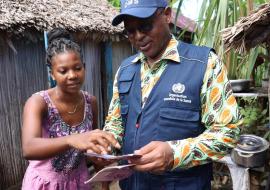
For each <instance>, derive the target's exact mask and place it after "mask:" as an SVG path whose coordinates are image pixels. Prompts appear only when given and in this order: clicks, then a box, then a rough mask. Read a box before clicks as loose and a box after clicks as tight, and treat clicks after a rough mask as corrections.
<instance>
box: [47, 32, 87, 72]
mask: <svg viewBox="0 0 270 190" xmlns="http://www.w3.org/2000/svg"><path fill="white" fill-rule="evenodd" d="M48 41H49V46H48V49H47V55H46V64H47V65H48V66H49V67H51V66H52V59H53V57H54V56H55V55H57V54H60V53H65V52H69V51H73V52H75V53H78V55H80V57H81V60H82V54H81V48H80V46H79V45H78V44H77V43H76V42H74V41H72V40H71V36H70V34H69V33H68V31H66V30H65V29H62V28H56V29H53V30H52V31H50V32H49V33H48Z"/></svg>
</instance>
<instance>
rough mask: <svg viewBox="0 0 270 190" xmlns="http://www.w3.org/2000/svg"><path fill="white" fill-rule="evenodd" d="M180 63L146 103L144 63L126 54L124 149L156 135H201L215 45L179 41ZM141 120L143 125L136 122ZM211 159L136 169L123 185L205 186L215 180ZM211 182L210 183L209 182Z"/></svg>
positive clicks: (132, 189)
mask: <svg viewBox="0 0 270 190" xmlns="http://www.w3.org/2000/svg"><path fill="white" fill-rule="evenodd" d="M178 51H179V54H180V63H175V62H173V61H169V62H168V63H167V64H168V65H167V67H166V69H165V71H164V72H163V73H162V75H161V77H160V79H159V81H158V82H157V84H156V85H155V86H154V88H153V89H152V91H151V93H150V95H149V97H148V100H147V102H146V104H145V106H144V108H143V109H142V108H141V102H142V101H141V97H142V96H141V82H140V81H141V80H140V79H141V76H140V67H141V64H140V63H136V64H134V63H131V60H132V59H134V57H131V58H129V59H127V60H125V61H124V62H123V63H122V65H121V67H120V70H119V76H118V88H119V96H120V103H121V116H122V119H123V126H124V128H125V135H124V139H123V150H122V151H123V153H124V154H128V153H133V152H134V150H137V149H139V148H141V147H143V146H145V145H146V144H148V143H150V142H151V141H156V140H158V141H171V140H181V139H186V138H190V137H196V136H198V135H200V134H201V133H202V132H203V131H204V130H205V127H204V126H203V125H202V124H201V102H200V91H201V87H202V82H203V77H204V74H205V70H206V66H207V62H208V55H209V52H210V51H211V49H210V48H206V47H197V46H193V45H190V44H186V43H183V42H180V43H179V46H178ZM136 124H139V128H136ZM211 176H212V167H211V164H207V165H203V166H198V167H193V168H191V169H188V170H183V169H176V170H174V171H171V172H166V173H164V174H163V175H153V174H149V173H140V172H135V174H134V175H133V176H131V177H130V178H129V179H126V180H123V181H122V182H121V183H120V185H121V187H122V189H129V190H144V189H145V190H146V189H147V190H148V189H166V190H171V189H177V190H178V189H179V190H182V189H185V190H205V189H207V188H208V187H209V185H210V180H211ZM206 187H207V188H206Z"/></svg>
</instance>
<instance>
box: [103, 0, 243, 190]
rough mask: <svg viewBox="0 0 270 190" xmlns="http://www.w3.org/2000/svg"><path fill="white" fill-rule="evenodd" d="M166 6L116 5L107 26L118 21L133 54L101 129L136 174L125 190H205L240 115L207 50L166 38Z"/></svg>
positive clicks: (125, 0) (160, 0)
mask: <svg viewBox="0 0 270 190" xmlns="http://www.w3.org/2000/svg"><path fill="white" fill-rule="evenodd" d="M170 19H171V9H170V8H169V7H167V2H166V1H165V0H122V1H121V13H120V14H119V15H117V16H116V17H115V18H114V19H113V22H112V24H113V25H114V26H115V25H118V24H120V23H121V22H122V21H123V22H124V27H125V31H126V33H127V36H128V39H129V41H130V42H131V44H132V45H133V46H134V47H136V48H137V50H138V51H139V53H138V54H136V55H134V56H131V57H129V58H127V59H126V60H124V61H123V62H122V64H121V66H120V68H119V70H118V72H117V74H116V77H115V82H114V89H113V90H114V92H113V98H112V101H111V104H110V108H109V113H108V117H107V119H106V122H105V130H106V131H109V132H111V133H113V134H114V135H115V137H116V138H117V139H118V141H119V142H120V143H121V144H122V153H123V154H127V153H133V152H135V153H136V154H140V155H142V157H141V158H139V159H134V160H130V163H133V164H136V166H135V167H134V169H135V170H136V172H135V174H134V175H132V176H131V177H130V178H128V179H126V180H123V181H121V182H120V186H121V188H122V189H129V190H150V189H153V190H156V189H166V190H170V189H177V190H205V189H211V185H210V181H211V178H212V168H211V164H210V160H217V159H219V158H221V157H222V156H224V155H225V154H226V153H228V150H229V149H230V148H233V147H234V145H235V143H236V141H237V140H238V136H239V132H240V130H239V128H238V125H239V123H240V115H239V110H238V107H237V103H236V100H235V98H234V97H233V95H232V90H231V86H230V83H229V81H228V79H227V76H226V70H225V68H224V66H223V64H222V63H221V62H220V60H219V59H218V57H217V55H216V54H215V53H214V52H213V51H212V50H211V49H210V48H206V47H197V46H193V45H189V44H186V43H183V42H178V41H177V40H176V39H175V38H174V37H173V36H172V34H171V33H170V29H169V23H170Z"/></svg>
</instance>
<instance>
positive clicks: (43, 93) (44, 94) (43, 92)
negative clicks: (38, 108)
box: [35, 90, 53, 108]
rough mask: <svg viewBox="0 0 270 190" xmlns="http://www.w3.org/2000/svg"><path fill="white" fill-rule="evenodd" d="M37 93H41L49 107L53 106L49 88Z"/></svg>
mask: <svg viewBox="0 0 270 190" xmlns="http://www.w3.org/2000/svg"><path fill="white" fill-rule="evenodd" d="M35 94H36V95H40V96H41V97H42V98H43V100H44V101H45V102H46V104H47V105H48V107H49V108H52V107H53V103H52V101H51V99H50V97H49V94H48V90H43V91H40V92H36V93H35Z"/></svg>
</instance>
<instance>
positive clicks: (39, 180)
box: [22, 91, 93, 190]
mask: <svg viewBox="0 0 270 190" xmlns="http://www.w3.org/2000/svg"><path fill="white" fill-rule="evenodd" d="M82 93H83V95H84V100H85V104H84V105H85V108H84V119H83V121H82V122H81V123H80V124H78V125H76V126H69V125H68V124H66V123H65V122H64V121H63V120H62V119H61V116H60V114H59V112H58V110H57V109H56V107H55V105H54V104H53V102H52V100H51V99H50V97H49V94H48V91H41V92H38V93H37V94H39V95H40V96H42V97H43V99H44V101H45V102H46V103H47V105H48V116H47V117H46V118H45V119H44V121H43V123H42V137H43V138H57V137H63V136H67V135H72V134H75V133H83V132H86V131H90V130H92V121H93V114H92V108H91V102H90V99H91V96H90V95H89V94H88V93H87V92H84V91H82ZM87 179H89V173H88V169H87V166H86V158H85V156H84V154H83V152H81V151H79V150H77V149H73V148H72V149H69V150H67V151H65V152H63V153H61V154H59V155H57V156H55V157H53V158H50V159H46V160H31V161H29V166H28V168H27V170H26V173H25V176H24V179H23V184H22V189H23V190H30V189H31V190H77V189H78V190H86V189H87V190H89V189H90V186H89V185H85V184H84V181H86V180H87Z"/></svg>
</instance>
